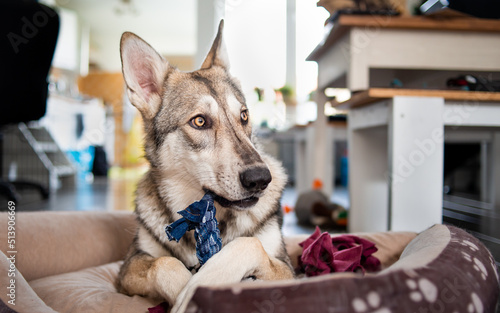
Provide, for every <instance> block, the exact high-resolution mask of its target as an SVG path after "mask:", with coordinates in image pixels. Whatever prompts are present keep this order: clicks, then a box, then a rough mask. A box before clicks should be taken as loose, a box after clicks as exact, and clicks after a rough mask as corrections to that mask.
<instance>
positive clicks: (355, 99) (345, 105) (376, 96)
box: [332, 88, 500, 109]
mask: <svg viewBox="0 0 500 313" xmlns="http://www.w3.org/2000/svg"><path fill="white" fill-rule="evenodd" d="M396 96H407V97H437V98H444V99H445V100H448V101H450V100H455V101H475V102H488V101H489V102H500V92H488V91H463V90H429V89H396V88H370V89H368V90H364V91H360V92H358V93H356V94H354V95H353V96H352V97H351V99H349V100H347V101H345V102H333V103H332V106H334V107H337V108H341V109H352V108H357V107H362V106H365V105H368V104H370V103H373V102H377V101H380V100H383V99H391V98H393V97H396Z"/></svg>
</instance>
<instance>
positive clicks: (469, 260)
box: [462, 251, 472, 262]
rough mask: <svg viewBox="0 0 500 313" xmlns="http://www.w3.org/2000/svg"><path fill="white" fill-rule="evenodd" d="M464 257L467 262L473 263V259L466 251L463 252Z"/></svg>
mask: <svg viewBox="0 0 500 313" xmlns="http://www.w3.org/2000/svg"><path fill="white" fill-rule="evenodd" d="M462 255H463V257H464V259H465V260H466V261H467V262H472V257H471V256H470V254H468V253H467V252H465V251H462Z"/></svg>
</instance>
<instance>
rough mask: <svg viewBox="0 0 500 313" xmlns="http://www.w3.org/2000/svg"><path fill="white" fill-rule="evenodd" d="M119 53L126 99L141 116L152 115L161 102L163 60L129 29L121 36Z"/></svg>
mask: <svg viewBox="0 0 500 313" xmlns="http://www.w3.org/2000/svg"><path fill="white" fill-rule="evenodd" d="M120 53H121V58H122V70H123V77H124V79H125V83H126V84H127V94H128V97H129V99H130V102H132V104H133V105H135V106H136V107H137V109H139V111H140V112H141V113H142V115H143V116H144V117H146V118H152V117H154V115H155V114H156V112H157V111H158V109H159V107H160V105H161V95H162V89H163V81H164V79H165V76H166V74H167V71H168V63H167V61H165V59H163V58H162V57H161V56H160V55H159V54H158V52H156V51H155V50H154V49H153V48H152V47H151V46H150V45H149V44H148V43H146V42H145V41H144V40H142V39H141V38H140V37H138V36H137V35H135V34H133V33H129V32H126V33H123V35H122V39H121V42H120Z"/></svg>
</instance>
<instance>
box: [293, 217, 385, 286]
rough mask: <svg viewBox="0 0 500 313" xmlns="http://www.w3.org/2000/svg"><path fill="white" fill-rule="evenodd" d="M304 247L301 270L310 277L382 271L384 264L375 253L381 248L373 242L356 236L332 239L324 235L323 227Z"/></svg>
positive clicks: (325, 233) (300, 259)
mask: <svg viewBox="0 0 500 313" xmlns="http://www.w3.org/2000/svg"><path fill="white" fill-rule="evenodd" d="M299 245H300V246H301V247H302V248H303V252H302V255H301V256H300V257H299V271H301V272H303V273H305V274H306V276H319V275H324V274H328V273H335V272H355V271H359V270H360V271H362V272H363V273H364V272H365V271H368V272H375V271H378V270H380V261H379V259H377V258H376V257H374V256H373V255H372V254H373V253H374V252H376V251H377V250H378V249H377V248H376V247H375V244H374V243H373V242H371V241H369V240H366V239H363V238H359V237H357V236H353V235H342V236H337V237H333V238H332V237H331V236H330V234H329V233H327V232H324V233H321V231H320V229H319V227H316V230H315V232H314V233H313V234H312V235H311V236H310V237H309V238H307V239H306V240H304V241H303V242H301V243H300V244H299Z"/></svg>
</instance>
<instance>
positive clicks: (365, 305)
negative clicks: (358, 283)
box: [352, 291, 391, 313]
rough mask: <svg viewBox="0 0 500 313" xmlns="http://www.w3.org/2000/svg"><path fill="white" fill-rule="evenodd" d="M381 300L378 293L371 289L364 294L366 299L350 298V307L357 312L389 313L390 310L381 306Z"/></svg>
mask: <svg viewBox="0 0 500 313" xmlns="http://www.w3.org/2000/svg"><path fill="white" fill-rule="evenodd" d="M381 302H382V300H381V299H380V295H379V294H378V293H377V292H375V291H371V292H369V293H368V295H367V296H366V300H364V299H361V298H354V299H353V300H352V307H353V309H354V311H356V312H359V313H365V312H366V313H391V310H389V309H388V308H381V307H380V304H381Z"/></svg>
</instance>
